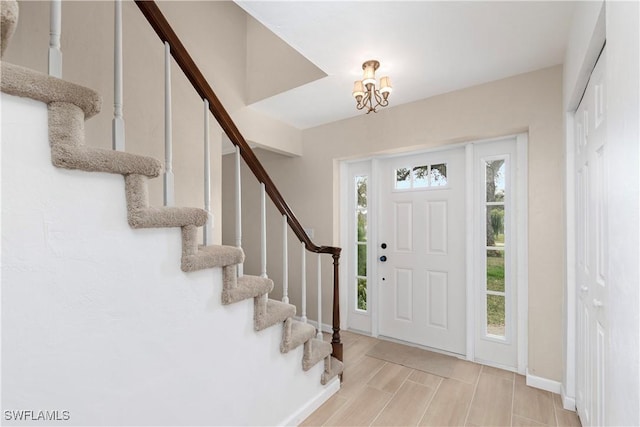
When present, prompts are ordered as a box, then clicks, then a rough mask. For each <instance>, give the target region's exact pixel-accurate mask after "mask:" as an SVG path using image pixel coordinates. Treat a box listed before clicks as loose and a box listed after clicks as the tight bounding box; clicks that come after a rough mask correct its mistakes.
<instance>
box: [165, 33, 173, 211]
mask: <svg viewBox="0 0 640 427" xmlns="http://www.w3.org/2000/svg"><path fill="white" fill-rule="evenodd" d="M171 133H172V128H171V48H170V47H169V42H164V205H165V206H173V204H174V192H173V151H172V146H171V144H172V141H171Z"/></svg>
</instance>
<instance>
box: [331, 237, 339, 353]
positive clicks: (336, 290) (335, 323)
mask: <svg viewBox="0 0 640 427" xmlns="http://www.w3.org/2000/svg"><path fill="white" fill-rule="evenodd" d="M332 256H333V335H332V336H331V346H332V347H333V357H335V358H336V359H338V360H339V361H341V362H342V342H341V341H340V289H339V288H340V286H339V285H340V279H339V277H340V248H337V251H336V252H335V253H333V254H332Z"/></svg>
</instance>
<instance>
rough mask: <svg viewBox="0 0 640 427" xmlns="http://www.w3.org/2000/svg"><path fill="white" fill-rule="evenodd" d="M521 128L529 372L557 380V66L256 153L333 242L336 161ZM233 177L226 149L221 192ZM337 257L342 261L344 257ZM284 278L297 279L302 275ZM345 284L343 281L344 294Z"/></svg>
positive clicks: (246, 203) (322, 129)
mask: <svg viewBox="0 0 640 427" xmlns="http://www.w3.org/2000/svg"><path fill="white" fill-rule="evenodd" d="M518 132H528V134H529V152H528V159H529V165H528V170H529V177H528V182H529V188H528V191H529V248H528V249H529V259H528V261H529V355H528V356H529V373H530V374H532V375H535V376H539V377H543V378H548V379H551V380H555V381H560V380H561V378H562V301H563V288H564V265H565V262H564V236H565V228H564V225H563V222H564V148H563V139H564V138H563V115H562V67H561V66H556V67H552V68H547V69H543V70H538V71H535V72H531V73H527V74H522V75H519V76H514V77H510V78H507V79H502V80H498V81H495V82H491V83H487V84H483V85H479V86H474V87H471V88H467V89H462V90H459V91H455V92H451V93H448V94H444V95H440V96H436V97H433V98H428V99H425V100H422V101H418V102H414V103H411V104H405V105H401V106H397V107H392V108H387V109H383V110H382V111H381V112H379V113H377V114H370V115H362V116H358V117H355V118H351V119H347V120H342V121H339V122H335V123H330V124H327V125H323V126H318V127H316V128H312V129H307V130H305V131H303V140H304V155H303V156H302V157H300V158H285V157H284V156H280V155H277V154H274V153H266V152H261V153H260V160H261V161H262V162H263V164H264V165H265V168H266V169H267V171H269V173H270V174H271V177H272V178H273V180H274V182H275V183H276V184H277V185H278V187H279V188H280V190H281V192H282V194H283V196H284V197H285V199H286V200H287V202H288V203H289V204H290V205H291V207H292V209H293V211H294V212H295V213H296V215H298V218H299V219H300V221H301V222H302V224H303V226H305V227H310V228H313V229H314V231H315V238H314V239H313V240H314V242H316V243H317V244H320V245H331V244H336V245H339V244H340V243H339V241H338V240H334V236H336V235H338V236H339V233H338V234H335V231H336V230H337V229H338V228H339V224H338V222H337V221H338V218H339V216H337V215H335V214H334V213H335V212H336V211H339V209H340V204H341V202H342V201H341V200H340V198H339V194H338V193H337V192H336V188H337V187H336V186H334V184H335V183H336V182H339V177H338V176H336V175H335V174H334V170H335V169H334V164H335V161H336V159H341V158H343V159H344V158H356V157H361V156H366V155H369V154H374V153H382V152H389V151H407V150H411V149H417V148H427V147H435V146H442V145H446V144H450V143H455V142H460V141H472V140H475V139H482V138H490V137H495V136H501V135H508V134H513V133H518ZM232 176H233V163H232V159H231V158H230V157H225V158H224V159H223V182H224V183H225V184H223V185H224V186H223V200H227V197H231V196H229V195H228V194H229V192H232V191H233V184H232V183H233V181H232V180H231V177H232ZM231 194H232V193H231ZM257 200H258V196H257V194H256V190H255V189H253V188H252V187H247V192H246V193H245V194H243V210H247V211H256V209H257ZM233 209H234V208H233V205H232V204H230V203H224V207H223V223H224V224H225V229H228V230H232V229H233ZM270 221H273V220H272V219H270ZM272 224H275V222H274V223H272V222H270V227H269V231H271V230H272V229H273V230H274V232H275V233H278V231H277V230H279V228H273V227H276V226H277V225H272ZM229 234H230V233H229ZM225 236H226V234H224V235H223V241H225ZM252 239H253V240H252ZM256 239H257V236H256V234H255V233H245V241H246V242H247V243H253V244H255V242H257V240H256ZM227 241H228V242H229V241H232V240H227ZM279 242H280V239H278V238H276V243H275V244H274V245H275V246H274V250H273V252H274V255H273V256H271V253H270V255H269V256H270V257H271V258H269V259H272V260H273V263H272V261H269V270H270V273H269V274H270V277H273V278H274V280H275V281H276V288H277V287H278V283H279V278H280V271H281V266H280V261H279V251H280V249H279V245H280V243H279ZM291 242H292V241H291V240H290V245H289V247H290V248H291V244H292V243H291ZM246 247H247V248H249V245H247V246H246ZM298 259H299V256H298V255H297V252H295V253H293V255H292V258H291V261H290V262H291V263H292V265H293V268H297V267H296V265H297V263H298ZM323 261H324V260H323ZM342 261H343V263H342V268H345V266H344V259H343V260H342ZM257 265H259V257H257V256H255V255H254V254H252V253H249V252H247V267H248V268H249V269H254V270H255V269H256V266H257ZM314 275H315V267H314V266H313V265H312V267H311V269H310V272H309V274H308V275H307V276H308V281H309V283H315V276H314ZM291 277H295V278H296V279H295V280H298V279H297V277H299V273H297V272H296V273H295V274H292V276H291ZM323 277H325V278H326V280H325V281H324V289H323V300H324V301H325V304H324V306H323V307H324V309H323V316H322V317H323V319H324V323H330V319H331V304H330V301H331V295H332V289H331V284H332V282H331V277H332V271H331V267H330V262H329V261H328V260H327V262H325V263H324V264H323ZM346 289H347V288H346V285H345V284H344V283H342V288H341V292H342V293H344V292H346ZM294 296H295V295H294ZM308 297H309V302H308V303H309V313H310V318H312V319H314V318H315V315H316V308H315V307H316V305H315V304H316V303H315V301H316V297H315V292H311V293H310V294H309V295H308ZM293 301H296V302H298V301H299V300H296V299H294V300H293Z"/></svg>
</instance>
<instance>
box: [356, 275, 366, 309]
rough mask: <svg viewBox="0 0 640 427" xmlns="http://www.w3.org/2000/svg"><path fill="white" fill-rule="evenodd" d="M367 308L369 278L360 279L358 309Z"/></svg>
mask: <svg viewBox="0 0 640 427" xmlns="http://www.w3.org/2000/svg"><path fill="white" fill-rule="evenodd" d="M366 309H367V279H358V310H366Z"/></svg>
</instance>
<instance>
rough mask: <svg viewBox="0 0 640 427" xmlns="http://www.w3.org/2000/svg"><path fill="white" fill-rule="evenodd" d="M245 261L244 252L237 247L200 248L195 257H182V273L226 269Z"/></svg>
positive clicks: (215, 246)
mask: <svg viewBox="0 0 640 427" xmlns="http://www.w3.org/2000/svg"><path fill="white" fill-rule="evenodd" d="M242 261H244V252H242V249H240V248H237V247H235V246H222V245H211V246H202V247H200V248H198V250H197V251H196V253H195V254H193V255H183V256H182V271H197V270H204V269H206V268H215V267H225V266H227V265H234V264H239V263H241V262H242Z"/></svg>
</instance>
